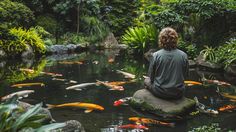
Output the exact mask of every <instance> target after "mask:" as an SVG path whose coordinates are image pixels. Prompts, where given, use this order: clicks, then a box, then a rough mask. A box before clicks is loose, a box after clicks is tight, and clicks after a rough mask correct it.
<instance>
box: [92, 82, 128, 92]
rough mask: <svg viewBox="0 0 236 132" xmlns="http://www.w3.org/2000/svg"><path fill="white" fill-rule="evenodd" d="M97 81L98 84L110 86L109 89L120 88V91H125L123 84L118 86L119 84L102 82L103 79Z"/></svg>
mask: <svg viewBox="0 0 236 132" xmlns="http://www.w3.org/2000/svg"><path fill="white" fill-rule="evenodd" d="M96 81H97V83H96V84H97V85H101V84H102V85H104V86H106V87H108V88H109V90H118V91H124V87H123V86H117V85H111V84H109V83H106V82H102V81H99V80H96Z"/></svg>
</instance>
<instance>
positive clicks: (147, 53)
mask: <svg viewBox="0 0 236 132" xmlns="http://www.w3.org/2000/svg"><path fill="white" fill-rule="evenodd" d="M156 51H157V49H150V50H149V51H148V52H146V53H145V54H144V58H145V59H147V61H150V60H151V57H152V54H153V53H154V52H156Z"/></svg>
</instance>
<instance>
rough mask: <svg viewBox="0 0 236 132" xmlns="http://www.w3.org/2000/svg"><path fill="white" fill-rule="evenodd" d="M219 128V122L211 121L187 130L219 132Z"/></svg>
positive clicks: (193, 131)
mask: <svg viewBox="0 0 236 132" xmlns="http://www.w3.org/2000/svg"><path fill="white" fill-rule="evenodd" d="M221 131H222V130H221V128H219V124H218V123H212V124H210V125H204V126H200V127H197V128H193V129H192V130H191V131H189V132H221Z"/></svg>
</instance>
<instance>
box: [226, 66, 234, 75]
mask: <svg viewBox="0 0 236 132" xmlns="http://www.w3.org/2000/svg"><path fill="white" fill-rule="evenodd" d="M226 72H227V73H228V74H230V75H234V76H236V64H230V65H229V66H228V67H227V68H226Z"/></svg>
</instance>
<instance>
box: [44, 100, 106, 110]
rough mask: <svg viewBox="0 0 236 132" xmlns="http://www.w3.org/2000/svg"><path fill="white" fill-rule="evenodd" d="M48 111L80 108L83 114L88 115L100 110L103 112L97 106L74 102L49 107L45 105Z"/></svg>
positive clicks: (100, 107) (49, 105)
mask: <svg viewBox="0 0 236 132" xmlns="http://www.w3.org/2000/svg"><path fill="white" fill-rule="evenodd" d="M47 106H48V109H52V108H64V107H73V108H82V109H85V111H84V112H85V113H90V112H92V111H93V110H100V111H103V110H104V108H103V107H102V106H100V105H97V104H91V103H81V102H74V103H65V104H59V105H51V104H47Z"/></svg>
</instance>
